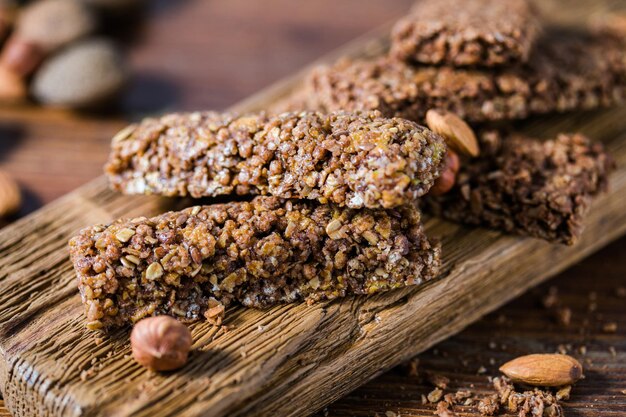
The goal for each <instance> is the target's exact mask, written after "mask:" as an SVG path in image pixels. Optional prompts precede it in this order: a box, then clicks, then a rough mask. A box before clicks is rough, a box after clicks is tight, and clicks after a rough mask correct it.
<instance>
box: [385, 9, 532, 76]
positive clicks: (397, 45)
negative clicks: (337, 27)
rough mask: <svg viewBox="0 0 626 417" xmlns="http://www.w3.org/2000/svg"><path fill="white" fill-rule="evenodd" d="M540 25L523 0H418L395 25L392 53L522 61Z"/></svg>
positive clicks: (479, 62) (473, 62)
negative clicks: (461, 0) (460, 0)
mask: <svg viewBox="0 0 626 417" xmlns="http://www.w3.org/2000/svg"><path fill="white" fill-rule="evenodd" d="M539 27H540V26H539V22H538V19H537V17H536V16H535V13H534V10H533V8H532V7H531V4H530V2H529V1H528V0H464V1H463V2H459V1H457V0H420V1H419V2H417V3H416V5H415V6H414V7H413V9H412V10H411V13H410V14H409V15H408V16H407V17H405V18H403V19H401V20H400V21H398V23H396V25H395V26H394V28H393V31H392V43H391V55H393V56H394V57H396V58H398V59H401V60H406V61H412V62H419V63H424V64H435V65H440V64H447V65H452V66H484V67H493V66H500V65H507V64H515V63H520V62H526V61H527V60H528V56H529V55H530V51H531V48H532V47H533V45H534V42H535V39H536V37H537V34H538V32H539Z"/></svg>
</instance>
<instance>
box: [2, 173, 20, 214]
mask: <svg viewBox="0 0 626 417" xmlns="http://www.w3.org/2000/svg"><path fill="white" fill-rule="evenodd" d="M21 205H22V194H21V193H20V187H19V186H18V185H17V183H16V182H15V181H14V180H13V179H12V178H11V177H10V176H8V175H7V174H6V173H4V172H2V171H0V217H5V216H8V215H10V214H14V213H15V212H17V211H18V210H19V209H20V206H21Z"/></svg>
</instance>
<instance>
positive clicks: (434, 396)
mask: <svg viewBox="0 0 626 417" xmlns="http://www.w3.org/2000/svg"><path fill="white" fill-rule="evenodd" d="M442 395H443V391H442V390H441V389H440V388H435V389H434V390H432V391H431V392H429V393H428V401H429V402H431V403H436V402H437V401H439V400H440V399H441V396H442Z"/></svg>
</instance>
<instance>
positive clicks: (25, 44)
mask: <svg viewBox="0 0 626 417" xmlns="http://www.w3.org/2000/svg"><path fill="white" fill-rule="evenodd" d="M43 58H44V53H43V51H42V50H41V49H40V48H39V47H38V46H37V45H36V44H34V43H32V42H30V41H25V40H23V39H20V38H16V37H15V36H11V37H10V38H9V40H7V42H6V44H5V45H4V49H3V50H2V56H1V57H0V61H1V62H2V65H5V66H6V67H7V68H8V69H10V70H11V71H13V72H14V73H16V74H18V75H20V76H22V77H26V76H28V75H30V74H31V73H32V72H33V71H34V70H35V68H37V66H38V65H39V64H40V63H41V61H43Z"/></svg>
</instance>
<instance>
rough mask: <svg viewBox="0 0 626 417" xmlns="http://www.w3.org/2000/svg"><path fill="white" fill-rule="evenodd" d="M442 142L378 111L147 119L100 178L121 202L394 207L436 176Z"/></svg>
mask: <svg viewBox="0 0 626 417" xmlns="http://www.w3.org/2000/svg"><path fill="white" fill-rule="evenodd" d="M445 150H446V147H445V143H444V141H443V139H442V138H441V137H440V136H438V135H436V134H434V133H432V132H430V131H429V130H428V129H426V128H424V127H422V126H419V125H417V124H415V123H413V122H410V121H407V120H402V119H398V118H392V119H386V118H383V117H382V116H381V115H380V113H378V112H365V113H357V114H353V113H332V114H329V115H323V114H320V113H313V112H309V113H307V112H302V113H285V114H280V115H278V116H268V115H265V114H253V115H247V116H242V117H238V116H234V115H231V114H222V113H214V112H205V113H191V114H170V115H167V116H164V117H161V118H159V119H154V118H150V119H145V120H144V121H142V122H141V123H139V124H137V125H132V126H130V127H129V128H127V129H125V130H124V131H122V132H121V133H120V134H118V135H117V136H116V138H114V140H113V144H112V152H111V155H110V157H109V161H108V163H107V166H106V167H105V171H106V173H107V174H108V176H109V179H110V184H111V186H112V187H113V188H114V189H116V190H119V191H122V192H124V193H126V194H143V193H146V194H161V195H165V196H186V195H190V196H192V197H196V198H197V197H208V196H218V195H223V194H239V195H245V194H260V195H273V196H277V197H283V198H303V199H314V200H318V201H320V202H322V203H327V202H328V203H334V204H337V205H340V206H348V207H351V208H361V207H368V208H380V207H383V208H391V207H397V206H399V205H402V204H407V203H410V202H412V201H413V200H414V199H416V198H417V197H420V196H422V195H423V194H425V193H426V192H428V190H429V189H430V187H431V186H432V185H433V183H434V181H435V179H436V178H437V177H438V176H439V173H440V169H441V168H442V165H443V159H444V158H443V156H444V155H445Z"/></svg>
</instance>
